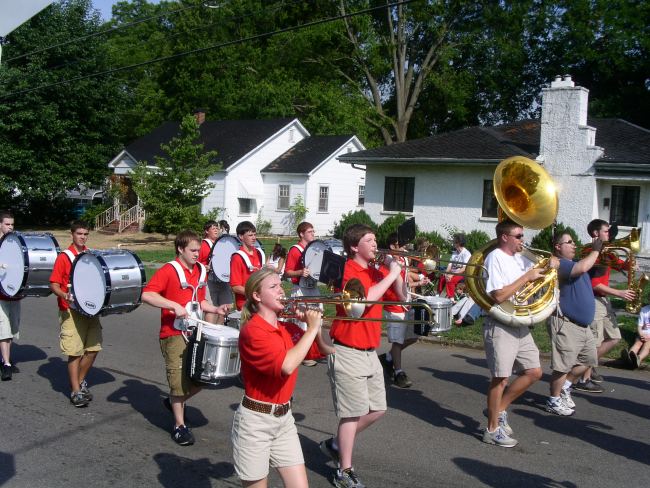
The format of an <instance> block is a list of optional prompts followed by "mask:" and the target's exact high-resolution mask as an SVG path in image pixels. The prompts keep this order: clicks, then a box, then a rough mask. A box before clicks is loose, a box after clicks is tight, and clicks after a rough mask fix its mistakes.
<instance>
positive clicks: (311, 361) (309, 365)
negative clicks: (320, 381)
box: [302, 359, 318, 368]
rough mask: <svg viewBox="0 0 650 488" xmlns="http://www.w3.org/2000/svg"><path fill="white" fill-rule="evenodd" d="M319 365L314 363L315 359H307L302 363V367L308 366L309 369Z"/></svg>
mask: <svg viewBox="0 0 650 488" xmlns="http://www.w3.org/2000/svg"><path fill="white" fill-rule="evenodd" d="M317 364H318V363H317V362H316V361H314V360H313V359H305V360H304V361H303V362H302V365H303V366H308V367H310V368H311V367H312V366H316V365H317Z"/></svg>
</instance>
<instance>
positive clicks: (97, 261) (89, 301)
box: [70, 249, 146, 317]
mask: <svg viewBox="0 0 650 488" xmlns="http://www.w3.org/2000/svg"><path fill="white" fill-rule="evenodd" d="M70 283H71V293H72V297H73V300H74V303H73V304H72V308H74V309H75V310H77V311H78V312H80V313H82V314H83V315H86V316H88V317H94V316H96V315H109V314H114V313H125V312H130V311H132V310H135V309H136V308H138V306H139V305H140V303H141V298H142V289H143V288H144V285H145V283H146V276H145V273H144V266H143V265H142V262H141V261H140V258H138V256H136V255H135V254H134V253H132V252H131V251H128V250H126V249H108V250H103V251H99V250H93V251H85V252H83V253H81V254H79V255H78V256H77V258H76V259H75V260H74V263H73V264H72V271H71V272H70Z"/></svg>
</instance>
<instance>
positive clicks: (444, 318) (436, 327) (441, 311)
mask: <svg viewBox="0 0 650 488" xmlns="http://www.w3.org/2000/svg"><path fill="white" fill-rule="evenodd" d="M415 301H416V302H419V303H426V304H427V305H428V306H429V308H431V310H432V311H433V318H432V319H431V318H430V317H429V311H428V310H425V309H424V308H422V307H413V308H412V309H411V310H412V314H413V320H421V321H422V322H421V323H418V324H415V325H414V332H415V334H416V335H419V336H426V335H429V334H430V333H439V332H448V331H450V330H451V307H452V306H453V302H452V301H451V300H450V299H449V298H443V297H438V296H432V297H424V298H418V299H417V300H415Z"/></svg>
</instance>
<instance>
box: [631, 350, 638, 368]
mask: <svg viewBox="0 0 650 488" xmlns="http://www.w3.org/2000/svg"><path fill="white" fill-rule="evenodd" d="M629 355H630V366H631V367H632V369H637V368H638V367H639V366H641V361H639V356H637V355H636V353H635V352H634V351H630V352H629Z"/></svg>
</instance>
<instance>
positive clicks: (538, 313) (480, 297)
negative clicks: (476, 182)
mask: <svg viewBox="0 0 650 488" xmlns="http://www.w3.org/2000/svg"><path fill="white" fill-rule="evenodd" d="M494 193H495V196H496V198H497V201H498V202H499V214H500V220H502V219H501V215H502V214H506V215H507V217H508V218H510V219H511V220H513V221H514V222H516V223H518V224H519V225H521V226H522V227H528V228H532V229H542V228H544V227H547V226H549V225H551V224H552V223H553V221H554V220H555V217H556V216H557V212H558V198H557V192H556V189H555V184H554V183H553V180H552V179H551V177H550V175H549V174H548V173H547V172H546V170H545V169H544V168H542V167H541V166H540V165H539V164H537V163H536V162H535V161H532V160H530V159H528V158H525V157H523V156H514V157H511V158H508V159H505V160H503V161H501V162H500V163H499V165H498V166H497V168H496V170H495V172H494ZM497 247H498V240H497V239H494V240H492V241H490V242H488V243H487V244H486V245H485V246H483V247H482V248H481V249H479V250H478V251H476V252H474V254H472V257H471V258H470V260H469V263H468V266H471V269H470V272H469V275H468V277H467V278H466V279H465V282H466V283H467V290H468V293H469V294H470V296H471V297H472V298H473V299H474V301H475V302H476V303H477V304H478V305H479V306H480V307H481V308H482V309H483V310H486V311H487V312H488V313H489V314H490V316H492V317H494V318H496V319H497V320H499V321H500V322H501V323H504V324H507V325H514V326H530V325H533V324H536V323H538V322H542V321H544V320H546V319H547V318H548V317H549V316H550V315H551V313H553V311H554V310H555V307H556V306H557V300H558V290H557V271H556V270H555V269H552V268H550V269H548V271H547V272H546V273H545V275H544V276H543V277H542V278H540V279H539V280H537V281H535V282H532V283H529V284H528V285H526V286H525V287H523V288H522V289H521V290H518V291H517V293H515V295H514V296H513V299H512V301H510V300H506V301H505V302H502V303H500V304H497V303H495V301H494V299H493V298H492V296H491V295H490V294H489V293H487V292H486V290H485V279H484V276H482V274H481V273H479V272H478V270H480V269H481V266H483V263H484V262H485V257H486V256H487V255H488V254H489V253H490V252H492V251H493V250H494V249H495V248H497ZM533 251H535V252H533ZM522 254H524V256H526V257H527V258H529V259H531V260H532V261H533V262H535V267H537V268H548V264H549V261H550V256H548V257H545V256H544V255H543V254H541V255H540V253H539V252H538V251H537V250H531V249H530V248H528V249H524V252H523V253H522ZM529 285H530V286H529ZM533 296H535V297H536V298H535V301H534V302H532V303H528V301H529V299H530V298H532V297H533Z"/></svg>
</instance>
